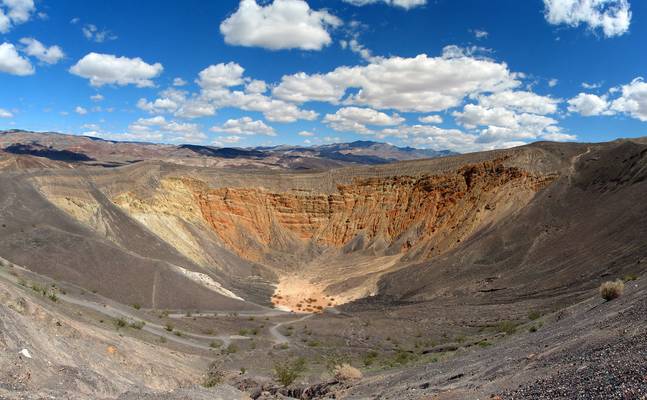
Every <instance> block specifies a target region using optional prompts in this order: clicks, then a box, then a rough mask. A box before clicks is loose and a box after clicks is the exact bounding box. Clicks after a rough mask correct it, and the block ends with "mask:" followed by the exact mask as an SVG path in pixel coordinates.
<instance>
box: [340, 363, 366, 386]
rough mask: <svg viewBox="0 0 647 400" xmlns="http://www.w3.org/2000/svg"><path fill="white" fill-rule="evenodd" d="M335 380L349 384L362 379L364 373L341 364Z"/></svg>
mask: <svg viewBox="0 0 647 400" xmlns="http://www.w3.org/2000/svg"><path fill="white" fill-rule="evenodd" d="M334 372H335V374H334V376H335V379H336V380H338V381H340V382H349V381H356V380H359V379H362V371H360V370H359V369H357V368H355V367H353V366H352V365H350V364H346V363H344V364H341V365H338V366H337V367H335V371H334Z"/></svg>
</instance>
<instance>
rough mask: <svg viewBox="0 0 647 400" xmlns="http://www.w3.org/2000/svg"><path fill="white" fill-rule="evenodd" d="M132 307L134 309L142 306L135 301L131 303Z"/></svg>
mask: <svg viewBox="0 0 647 400" xmlns="http://www.w3.org/2000/svg"><path fill="white" fill-rule="evenodd" d="M132 307H133V308H134V309H135V310H139V309H140V308H142V305H141V304H139V303H135V304H133V305H132Z"/></svg>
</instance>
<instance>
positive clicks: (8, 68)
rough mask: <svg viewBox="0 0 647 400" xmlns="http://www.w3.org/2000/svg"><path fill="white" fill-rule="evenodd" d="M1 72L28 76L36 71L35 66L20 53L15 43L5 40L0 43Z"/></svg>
mask: <svg viewBox="0 0 647 400" xmlns="http://www.w3.org/2000/svg"><path fill="white" fill-rule="evenodd" d="M0 72H6V73H8V74H12V75H18V76H26V75H32V74H33V73H34V67H33V66H32V65H31V63H30V62H29V60H28V59H26V58H24V57H22V56H21V55H20V54H18V51H17V50H16V47H15V46H14V45H13V44H11V43H7V42H5V43H2V44H0Z"/></svg>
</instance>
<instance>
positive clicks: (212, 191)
mask: <svg viewBox="0 0 647 400" xmlns="http://www.w3.org/2000/svg"><path fill="white" fill-rule="evenodd" d="M506 161H507V160H506V159H504V158H500V159H494V160H489V161H484V162H479V163H473V164H469V165H466V166H463V167H461V168H458V169H456V170H453V171H449V172H445V173H436V174H427V175H424V174H422V175H417V176H410V175H403V174H400V173H398V172H397V169H394V170H393V171H389V173H388V174H384V175H385V176H381V177H372V178H361V179H359V178H356V179H355V180H349V181H347V182H350V183H346V184H340V185H338V186H337V190H336V191H335V192H334V193H330V192H328V193H326V191H325V190H321V191H317V190H316V189H314V190H313V189H312V186H310V190H303V189H301V190H288V191H278V190H276V191H272V190H269V189H266V188H261V187H258V185H257V184H255V185H253V187H245V186H244V182H245V180H244V177H243V176H242V175H241V177H240V179H239V180H238V181H236V184H237V185H238V186H237V187H231V186H229V187H210V186H209V184H208V183H207V182H206V181H205V180H200V179H196V178H195V177H194V176H188V175H180V174H178V175H171V174H168V175H161V174H160V175H158V176H153V177H150V179H145V180H144V181H145V183H146V184H145V185H140V184H133V183H132V182H131V181H128V182H131V183H130V184H126V183H121V184H120V185H112V186H109V188H110V189H109V190H108V189H106V188H104V189H103V190H99V189H96V188H93V186H92V185H90V184H89V183H87V182H86V181H85V180H83V181H78V182H77V181H66V180H62V181H50V180H48V179H43V180H42V181H41V180H38V183H39V187H40V190H41V191H42V193H44V194H45V195H46V196H47V197H48V199H49V200H50V201H51V202H53V203H54V204H56V205H57V206H58V207H59V208H61V209H63V210H64V211H66V212H67V213H68V214H70V215H72V216H74V217H75V219H77V220H78V221H80V222H82V223H83V224H84V225H86V226H90V227H92V228H93V229H94V230H95V231H97V232H98V233H100V234H102V235H104V236H105V237H107V238H108V239H110V240H112V241H114V242H115V243H117V244H120V245H124V246H125V247H128V246H126V244H127V241H128V240H129V238H128V236H127V235H124V234H122V233H121V232H122V231H123V229H122V228H121V227H122V226H124V224H128V223H131V224H132V223H133V222H132V221H130V222H128V221H127V220H130V219H133V220H136V221H137V224H138V225H137V226H140V225H139V224H141V225H143V226H145V227H146V228H147V230H148V231H149V232H152V233H154V234H155V235H156V236H157V237H158V238H159V239H161V240H162V241H164V242H165V243H166V244H168V245H170V246H172V247H173V248H174V249H175V250H177V251H178V252H179V253H181V254H182V255H184V256H185V257H186V258H188V259H190V260H192V261H193V262H195V263H196V264H197V265H200V266H202V267H204V268H205V269H206V270H215V271H219V273H221V274H223V275H224V276H230V275H232V274H238V275H236V276H239V275H240V276H241V277H244V279H247V278H246V277H248V276H251V275H253V274H254V273H253V272H252V270H251V269H250V268H252V267H250V266H258V265H259V264H260V265H262V266H263V268H264V270H267V271H270V272H271V275H273V276H272V277H271V278H268V279H270V280H272V281H274V279H276V281H278V287H277V288H276V294H277V296H281V298H278V297H277V298H275V299H274V300H276V299H278V300H280V301H275V303H276V304H277V305H279V306H285V307H288V308H290V309H297V310H298V306H297V305H298V304H303V300H304V298H305V299H309V298H310V299H311V298H316V297H317V296H319V295H320V296H319V297H321V300H322V301H323V300H324V299H327V300H326V304H327V302H333V301H332V300H330V298H331V297H330V296H333V297H334V298H335V300H334V303H335V304H340V303H345V302H348V301H351V300H354V299H357V298H361V297H365V296H368V295H374V294H376V292H377V287H378V286H377V283H378V281H379V279H380V277H381V276H382V275H383V274H385V273H388V272H391V271H394V270H397V269H399V268H402V267H403V266H405V265H408V264H409V263H411V262H416V261H423V260H428V259H431V258H433V257H436V256H438V255H442V254H444V253H446V252H448V251H449V250H452V249H454V248H456V247H457V246H459V245H460V244H461V243H462V242H464V241H466V240H469V238H470V237H471V236H472V235H473V234H474V233H475V232H477V231H478V230H479V229H481V228H483V227H485V226H489V225H490V224H496V223H497V222H498V221H500V220H502V219H503V218H505V217H506V216H509V215H511V214H512V213H514V212H516V211H518V210H520V209H522V208H523V207H524V206H525V205H526V204H528V202H529V201H530V200H531V199H532V198H533V196H534V195H535V193H536V192H537V191H538V190H540V189H541V188H543V187H544V186H546V185H548V184H549V183H550V182H551V181H552V180H554V179H555V178H556V175H544V174H541V173H530V172H528V171H526V170H523V169H520V168H517V167H512V166H510V165H509V164H507V163H506ZM129 179H130V178H129ZM205 179H206V178H205ZM289 182H291V181H288V184H285V182H282V186H283V187H289ZM268 186H270V187H272V185H270V184H268ZM295 186H296V185H295ZM328 190H329V189H328ZM114 206H117V207H119V208H120V209H121V210H122V211H124V212H125V214H123V215H122V213H117V212H115V210H114V209H111V208H114ZM223 248H224V249H223ZM232 253H233V254H232ZM236 256H238V257H236ZM241 259H242V260H241ZM249 261H251V262H252V263H250V262H249ZM241 268H248V269H249V272H244V271H243V270H241ZM253 268H256V267H253ZM241 271H242V272H241ZM245 271H247V270H245ZM246 274H247V275H246ZM250 274H251V275H250ZM264 276H265V275H264ZM268 276H269V275H268ZM299 279H300V280H301V281H302V282H309V285H310V286H311V287H312V290H308V291H306V292H304V293H301V292H299V293H298V294H294V293H292V292H293V290H291V286H290V285H291V284H292V283H293V282H294V281H296V280H299ZM298 286H299V287H298V288H297V289H298V291H301V290H304V289H303V287H304V286H308V285H302V284H300V285H298ZM283 300H285V301H283ZM295 307H296V308H295Z"/></svg>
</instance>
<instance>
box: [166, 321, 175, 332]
mask: <svg viewBox="0 0 647 400" xmlns="http://www.w3.org/2000/svg"><path fill="white" fill-rule="evenodd" d="M164 329H166V330H167V331H169V332H172V331H173V324H171V323H168V324H166V325H165V326H164Z"/></svg>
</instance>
